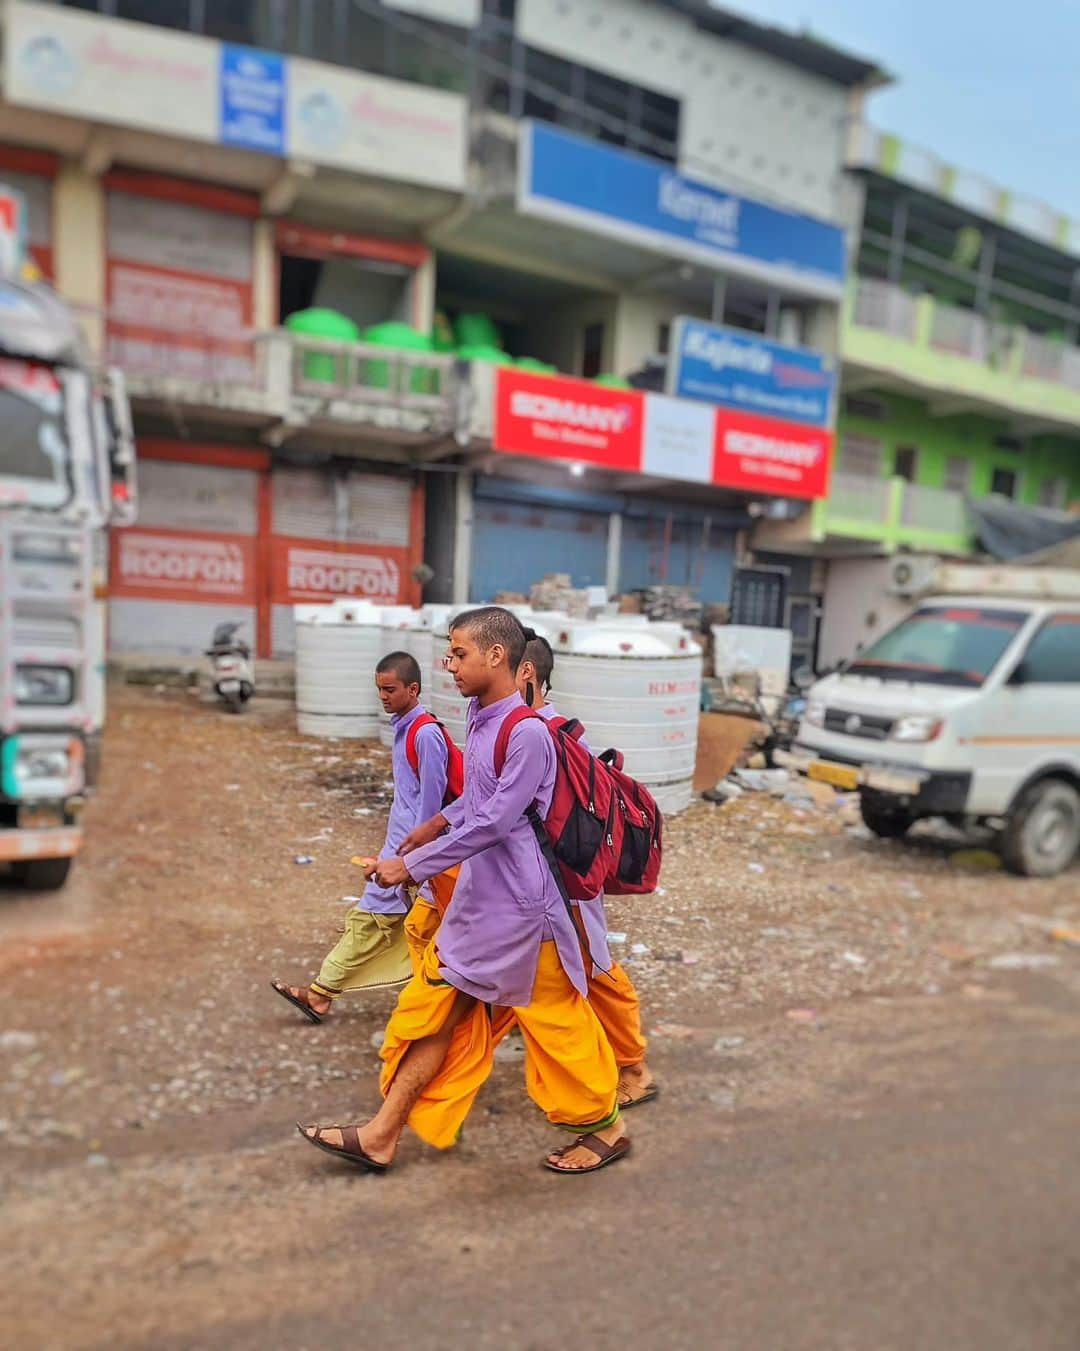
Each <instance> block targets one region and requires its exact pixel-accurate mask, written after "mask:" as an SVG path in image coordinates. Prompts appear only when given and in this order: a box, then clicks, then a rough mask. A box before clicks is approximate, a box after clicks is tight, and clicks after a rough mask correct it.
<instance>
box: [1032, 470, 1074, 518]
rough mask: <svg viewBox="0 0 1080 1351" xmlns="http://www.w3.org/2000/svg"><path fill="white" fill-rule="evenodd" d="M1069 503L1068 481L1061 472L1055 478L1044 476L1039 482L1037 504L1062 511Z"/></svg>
mask: <svg viewBox="0 0 1080 1351" xmlns="http://www.w3.org/2000/svg"><path fill="white" fill-rule="evenodd" d="M1068 505H1069V481H1068V479H1067V478H1065V476H1064V475H1063V474H1059V475H1058V477H1057V478H1044V479H1043V481H1042V482H1041V483H1040V484H1039V506H1040V507H1054V508H1056V509H1057V510H1058V511H1064V510H1065V508H1066V507H1067V506H1068Z"/></svg>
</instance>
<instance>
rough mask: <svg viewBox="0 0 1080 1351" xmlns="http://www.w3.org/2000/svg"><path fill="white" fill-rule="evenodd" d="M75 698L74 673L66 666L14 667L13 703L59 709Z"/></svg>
mask: <svg viewBox="0 0 1080 1351" xmlns="http://www.w3.org/2000/svg"><path fill="white" fill-rule="evenodd" d="M74 696H75V673H74V671H72V670H70V669H69V668H68V667H66V666H16V668H15V702H16V703H17V704H37V705H42V706H43V705H50V706H53V707H59V706H62V705H65V704H70V703H71V701H72V699H73V698H74Z"/></svg>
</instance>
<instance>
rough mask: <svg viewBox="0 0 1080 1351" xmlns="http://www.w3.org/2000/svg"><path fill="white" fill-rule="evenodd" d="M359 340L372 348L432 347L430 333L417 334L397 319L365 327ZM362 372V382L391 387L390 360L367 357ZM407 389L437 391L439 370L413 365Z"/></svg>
mask: <svg viewBox="0 0 1080 1351" xmlns="http://www.w3.org/2000/svg"><path fill="white" fill-rule="evenodd" d="M361 341H362V342H366V343H370V344H371V346H373V347H396V348H397V349H398V350H399V351H400V350H405V351H408V352H430V351H431V350H432V346H433V344H432V341H431V335H430V334H429V333H420V332H419V331H418V330H417V329H415V328H410V326H409V325H408V324H403V323H400V322H399V321H398V320H396V319H391V320H388V321H387V322H386V323H384V324H373V325H372V326H371V327H370V328H366V329H365V330H364V333H363V337H362V339H361ZM364 374H365V380H364V383H365V384H367V385H370V386H371V387H372V388H373V389H389V388H390V362H389V361H374V360H369V361H368V362H367V366H366V370H365V373H364ZM409 391H410V393H412V394H437V393H438V392H439V376H438V372H437V371H435V370H433V369H432V368H431V367H430V366H414V367H413V368H412V370H411V371H410V373H409Z"/></svg>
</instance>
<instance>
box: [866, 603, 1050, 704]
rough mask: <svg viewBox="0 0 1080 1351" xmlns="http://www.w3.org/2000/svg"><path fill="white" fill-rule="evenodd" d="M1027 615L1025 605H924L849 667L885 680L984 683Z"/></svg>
mask: <svg viewBox="0 0 1080 1351" xmlns="http://www.w3.org/2000/svg"><path fill="white" fill-rule="evenodd" d="M1026 619H1027V613H1026V612H1025V611H1023V610H994V609H989V608H987V609H983V608H982V607H979V606H966V605H962V606H957V605H945V606H924V607H923V608H922V609H921V610H916V611H915V613H914V614H911V615H909V616H908V617H907V618H906V619H903V620H901V622H900V623H899V624H898V625H897V626H896V628H894V629H890V630H889V632H888V633H886V634H885V635H884V636H883V637H881V638H879V639H878V640H877V642H876V643H873V644H871V646H870V647H868V648H867V649H866V651H865V652H860V653H859V655H858V656H857V657H856V658H855V659H854V661H852V662H851V664H850V665H849V666H848V667H846V668H845V669H846V670H847V671H849V672H850V673H851V674H852V675H872V676H877V677H878V679H879V680H901V681H916V680H917V681H921V682H922V683H923V684H931V685H975V686H977V685H981V684H982V683H983V680H984V679H985V677H986V676H988V675H989V674H990V672H991V671H992V670H993V669H994V667H995V666H996V665H997V663H998V660H999V659H1000V658H1001V657H1002V656H1003V654H1004V653H1005V650H1006V648H1007V647H1008V646H1009V644H1010V643H1011V642H1012V640H1013V639H1014V638H1015V637H1016V635H1017V633H1018V632H1019V631H1020V628H1021V626H1022V625H1023V623H1024V621H1025V620H1026Z"/></svg>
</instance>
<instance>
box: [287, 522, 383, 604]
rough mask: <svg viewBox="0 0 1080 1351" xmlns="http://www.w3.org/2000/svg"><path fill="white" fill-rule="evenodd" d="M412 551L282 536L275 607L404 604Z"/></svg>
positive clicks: (379, 545) (375, 545)
mask: <svg viewBox="0 0 1080 1351" xmlns="http://www.w3.org/2000/svg"><path fill="white" fill-rule="evenodd" d="M408 552H409V551H408V549H406V548H404V547H401V546H397V545H391V544H333V543H328V542H326V541H325V540H309V539H288V538H285V537H282V536H280V535H278V536H276V537H275V538H274V541H273V546H272V560H271V591H272V597H273V602H274V604H275V605H298V604H299V605H303V604H318V603H319V602H321V601H328V600H332V599H333V598H334V597H335V596H355V597H357V598H358V599H360V600H370V601H374V602H376V603H381V604H386V605H395V604H398V603H399V602H401V601H402V600H403V598H404V595H405V591H406V587H407V585H408Z"/></svg>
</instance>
